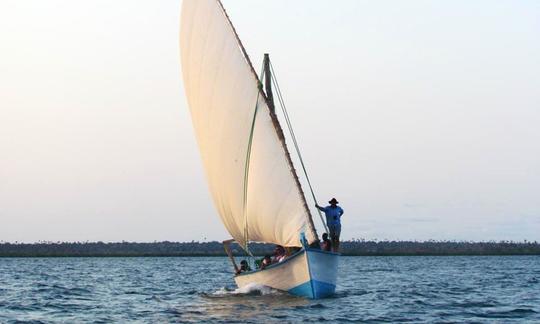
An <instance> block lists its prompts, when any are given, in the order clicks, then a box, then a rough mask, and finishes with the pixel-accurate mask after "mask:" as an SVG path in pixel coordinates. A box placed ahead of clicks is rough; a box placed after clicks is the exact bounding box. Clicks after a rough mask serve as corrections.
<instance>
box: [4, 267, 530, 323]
mask: <svg viewBox="0 0 540 324" xmlns="http://www.w3.org/2000/svg"><path fill="white" fill-rule="evenodd" d="M538 291H540V256H506V257H343V258H342V260H341V264H340V275H339V283H338V287H337V293H336V295H335V296H333V297H332V298H327V299H321V300H308V299H304V298H300V297H294V296H290V295H288V294H286V293H283V292H280V291H277V290H273V289H270V288H268V287H263V286H251V287H246V288H245V289H236V287H235V284H234V281H233V278H232V274H231V272H230V265H229V264H228V260H227V259H226V258H26V259H25V258H21V259H16V258H5V259H0V322H1V323H4V322H8V323H9V322H15V320H21V321H43V322H48V321H51V320H52V321H60V322H68V323H71V322H77V323H78V322H98V323H99V322H103V323H110V322H133V321H141V322H202V321H205V322H208V321H210V322H218V323H219V322H246V323H262V322H264V323H268V322H275V323H281V322H300V321H304V322H320V321H334V322H336V321H337V322H347V321H362V322H369V321H375V322H398V321H408V322H422V321H424V322H436V321H445V322H493V321H499V322H505V323H506V322H509V321H513V320H516V321H528V322H540V294H539V293H538Z"/></svg>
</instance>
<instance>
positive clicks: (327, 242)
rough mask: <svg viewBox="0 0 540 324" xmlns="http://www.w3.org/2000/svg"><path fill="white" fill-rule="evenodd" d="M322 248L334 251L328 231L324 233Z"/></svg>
mask: <svg viewBox="0 0 540 324" xmlns="http://www.w3.org/2000/svg"><path fill="white" fill-rule="evenodd" d="M321 249H322V250H323V251H332V242H330V240H329V239H328V234H327V233H324V234H323V235H322V242H321Z"/></svg>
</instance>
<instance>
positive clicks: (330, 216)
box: [315, 198, 343, 252]
mask: <svg viewBox="0 0 540 324" xmlns="http://www.w3.org/2000/svg"><path fill="white" fill-rule="evenodd" d="M328 203H329V204H330V206H326V207H321V206H319V205H318V204H315V207H317V208H318V209H319V210H320V211H322V212H324V214H325V215H326V224H327V225H328V230H329V231H330V240H331V241H332V251H334V252H338V251H339V235H340V234H341V215H343V209H342V208H341V207H339V206H338V205H337V204H339V202H338V201H337V200H336V198H332V200H330V201H329V202H328Z"/></svg>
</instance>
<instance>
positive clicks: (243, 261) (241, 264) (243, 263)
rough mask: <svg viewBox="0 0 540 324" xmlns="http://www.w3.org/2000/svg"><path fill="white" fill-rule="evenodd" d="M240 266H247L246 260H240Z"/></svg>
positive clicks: (243, 267)
mask: <svg viewBox="0 0 540 324" xmlns="http://www.w3.org/2000/svg"><path fill="white" fill-rule="evenodd" d="M240 268H242V269H247V268H248V263H247V261H246V260H242V261H240Z"/></svg>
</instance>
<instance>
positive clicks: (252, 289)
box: [207, 283, 283, 297]
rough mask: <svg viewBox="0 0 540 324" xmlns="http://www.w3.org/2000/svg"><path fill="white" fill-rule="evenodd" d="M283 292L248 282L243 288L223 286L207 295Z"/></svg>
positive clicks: (246, 294)
mask: <svg viewBox="0 0 540 324" xmlns="http://www.w3.org/2000/svg"><path fill="white" fill-rule="evenodd" d="M280 294H283V292H281V291H279V290H277V289H273V288H271V287H268V286H265V285H260V284H256V283H251V284H248V285H246V286H244V287H242V288H236V289H231V288H227V287H222V288H220V289H219V290H217V291H215V292H213V293H212V294H209V295H207V296H208V297H226V296H268V295H280Z"/></svg>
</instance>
